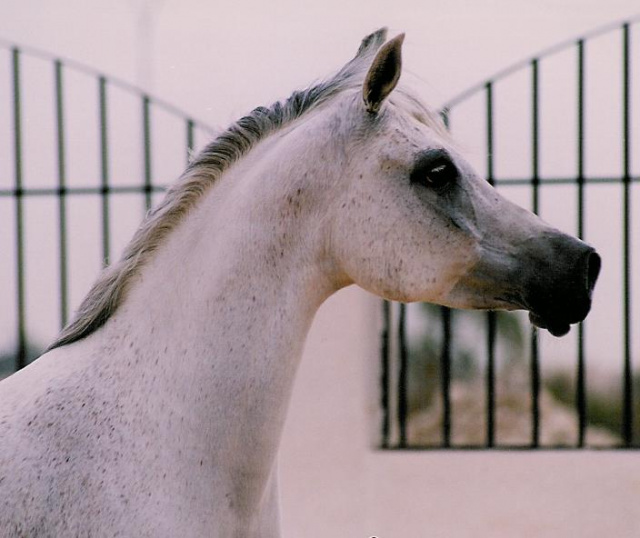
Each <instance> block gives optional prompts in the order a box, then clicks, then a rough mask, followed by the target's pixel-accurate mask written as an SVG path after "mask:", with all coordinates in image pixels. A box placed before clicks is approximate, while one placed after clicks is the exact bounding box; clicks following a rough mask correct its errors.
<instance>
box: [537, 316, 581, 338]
mask: <svg viewBox="0 0 640 538" xmlns="http://www.w3.org/2000/svg"><path fill="white" fill-rule="evenodd" d="M529 321H530V322H531V324H532V325H533V326H535V327H538V328H539V329H547V331H549V332H550V333H551V334H552V335H553V336H557V337H560V336H564V335H565V334H567V333H568V332H569V331H570V330H571V325H570V324H569V323H568V322H566V321H560V320H551V319H545V318H544V317H543V316H541V315H540V314H536V313H535V312H529Z"/></svg>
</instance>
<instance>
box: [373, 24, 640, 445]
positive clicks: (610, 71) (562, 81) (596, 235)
mask: <svg viewBox="0 0 640 538" xmlns="http://www.w3.org/2000/svg"><path fill="white" fill-rule="evenodd" d="M639 22H640V18H636V19H633V20H629V21H627V22H624V23H621V24H616V25H614V26H609V27H607V28H602V29H599V30H597V31H596V32H593V33H591V34H589V35H587V36H584V37H582V38H579V39H577V40H572V41H570V42H566V43H562V44H560V45H558V46H556V47H554V48H552V49H550V50H548V51H545V52H544V53H542V54H540V55H539V56H537V57H535V58H532V59H529V60H526V61H524V62H522V63H519V64H517V65H514V66H512V67H510V68H508V69H506V70H504V71H503V72H501V73H499V74H497V75H496V76H494V77H493V78H491V79H489V80H487V81H486V82H484V83H482V84H479V85H477V86H475V87H473V88H470V89H469V90H468V91H466V92H465V93H463V94H461V95H460V96H458V97H456V98H455V99H453V100H451V101H450V102H449V103H448V104H447V105H446V106H445V107H444V109H443V111H442V115H443V118H444V120H445V123H447V124H448V126H449V128H450V129H451V130H452V131H453V133H454V135H455V138H461V139H462V140H464V141H465V145H466V146H467V149H470V151H471V153H472V154H474V150H475V155H476V156H478V158H477V159H476V160H477V162H476V164H477V166H478V169H479V170H483V169H484V172H485V174H486V178H487V181H489V182H490V183H491V184H493V185H495V186H496V188H498V189H499V190H500V191H501V192H503V193H504V194H505V195H506V196H508V197H511V198H513V199H515V200H516V201H517V202H519V203H520V204H522V205H525V206H528V207H529V208H530V209H531V210H533V211H534V212H536V213H539V214H541V216H542V217H543V218H545V219H546V220H548V221H550V222H552V223H553V224H555V225H557V226H559V227H561V228H563V229H565V231H568V232H570V233H573V234H574V235H577V236H578V237H581V238H583V239H585V240H587V241H588V242H591V243H593V244H594V245H595V246H596V247H597V248H598V249H599V250H600V251H601V253H602V254H603V264H604V265H603V267H604V270H603V274H602V277H601V281H600V285H599V287H598V289H597V290H596V301H595V303H594V309H593V311H592V314H591V316H590V318H589V319H588V320H587V321H586V322H584V323H582V324H580V325H579V326H578V327H577V329H574V330H573V331H572V333H571V334H572V335H573V336H567V337H565V339H563V340H555V339H553V338H552V337H549V336H548V335H547V334H543V332H542V331H540V332H538V331H537V330H535V329H533V328H529V325H528V323H527V322H526V319H525V318H522V317H521V316H519V315H517V314H507V313H497V312H489V313H473V314H470V313H465V312H462V311H452V310H449V309H446V308H439V309H436V308H430V307H428V306H426V305H418V306H413V305H411V306H408V305H404V304H391V303H387V302H385V303H384V304H383V307H382V308H383V330H382V344H381V357H382V363H381V410H382V416H381V446H382V447H383V448H394V449H417V448H425V449H427V448H436V449H443V448H459V449H477V448H545V447H546V448H549V447H554V448H560V447H566V448H585V447H588V448H601V447H605V448H613V447H616V448H635V447H637V446H639V445H640V421H639V419H640V417H639V416H638V415H639V414H640V400H639V398H638V396H639V394H638V392H639V391H640V375H639V374H638V371H637V370H636V369H635V367H636V366H637V365H635V364H634V357H635V356H637V355H638V352H639V351H640V340H639V339H638V332H639V331H637V328H638V327H637V324H636V325H635V328H636V331H635V333H634V331H633V329H634V323H633V320H634V319H635V320H637V319H638V318H637V316H638V311H639V303H640V300H639V299H640V297H638V278H637V276H636V275H634V273H633V271H632V267H633V266H634V264H633V261H634V256H635V255H637V252H638V249H639V248H640V242H639V241H638V237H637V234H635V235H634V234H633V231H634V230H635V229H636V228H637V227H636V228H634V227H633V226H632V215H633V213H634V212H637V211H638V210H639V209H640V208H639V207H638V205H639V204H640V184H639V183H640V170H639V166H638V165H639V164H640V163H639V162H638V161H640V159H636V160H635V162H634V160H633V159H632V157H633V156H634V155H635V156H636V157H637V156H638V155H640V144H639V143H638V140H636V139H635V138H634V135H636V137H637V131H638V129H637V126H638V125H639V124H640V113H639V112H640V110H639V109H640V46H639V44H640V30H639V27H640V24H639ZM516 124H517V125H516ZM514 125H515V126H514ZM637 138H640V137H637ZM634 166H635V168H634ZM634 283H635V285H634ZM634 313H635V315H634ZM636 323H637V322H636ZM465 340H466V343H464V341H465Z"/></svg>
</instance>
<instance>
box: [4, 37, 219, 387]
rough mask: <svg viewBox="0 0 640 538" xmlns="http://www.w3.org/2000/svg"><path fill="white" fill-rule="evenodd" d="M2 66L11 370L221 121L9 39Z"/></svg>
mask: <svg viewBox="0 0 640 538" xmlns="http://www.w3.org/2000/svg"><path fill="white" fill-rule="evenodd" d="M0 73H2V74H1V75H0V84H2V86H1V87H0V101H3V102H1V103H0V117H4V118H5V119H6V120H8V121H3V122H2V123H3V125H2V128H0V163H1V164H0V227H1V228H0V229H2V233H1V234H0V253H1V256H0V296H1V297H2V306H3V310H4V313H3V315H2V314H0V326H2V334H0V376H1V375H2V374H5V375H6V374H8V373H10V372H12V371H14V370H17V369H19V368H22V367H23V366H25V365H26V364H27V363H28V361H29V360H31V359H33V358H34V357H35V356H37V355H38V354H39V353H40V352H41V351H42V347H43V345H46V343H47V342H48V341H50V340H51V338H52V336H53V335H54V334H55V333H56V332H57V330H58V329H59V328H60V327H62V326H63V325H65V324H66V322H67V319H68V316H69V305H70V304H71V303H72V301H71V300H70V297H71V296H72V295H73V296H74V297H75V298H79V297H81V296H82V295H84V293H86V291H87V287H88V284H89V283H90V281H91V279H92V278H93V276H89V275H95V272H96V270H97V268H98V267H99V266H100V265H106V264H107V263H108V262H109V258H110V256H111V253H112V252H114V250H115V248H114V244H113V243H114V241H115V242H117V241H121V240H124V239H122V238H126V237H128V236H129V235H130V233H129V232H130V231H132V226H133V225H135V223H137V222H139V221H140V219H141V218H142V216H143V214H144V212H145V211H147V210H148V209H149V208H150V207H151V205H152V202H153V198H154V195H156V194H157V193H159V192H161V191H162V190H163V189H164V186H163V185H166V184H167V183H168V182H169V181H170V180H172V179H174V178H175V177H176V176H177V174H178V173H179V172H180V170H181V169H183V168H184V166H185V163H186V161H187V160H188V158H189V155H190V153H191V152H192V151H194V150H195V148H196V147H197V146H199V145H200V143H199V141H200V140H202V141H203V142H205V141H206V139H207V138H210V137H211V135H212V130H211V129H210V128H209V127H207V126H206V125H204V124H202V123H200V122H197V121H195V120H194V119H192V118H190V117H189V116H188V115H186V114H184V113H183V112H181V111H180V110H178V109H176V108H175V107H173V106H171V105H169V104H167V103H165V102H162V101H160V100H157V99H153V98H151V97H150V96H149V95H146V94H144V93H143V92H140V91H139V90H137V89H136V88H134V87H132V86H130V85H129V84H127V83H125V82H122V81H120V80H116V79H113V78H107V77H105V76H103V75H101V74H100V73H98V72H96V71H94V70H93V69H91V68H88V67H86V66H84V65H80V64H77V63H75V62H73V61H69V60H62V59H59V58H55V57H52V56H50V55H49V54H47V53H43V52H41V51H37V50H32V49H26V48H24V47H18V46H15V45H13V44H10V43H5V42H2V41H0ZM68 79H71V80H70V81H69V80H68ZM51 133H53V134H54V138H53V139H51ZM51 148H54V151H53V152H52V151H51ZM123 201H125V202H123ZM114 206H118V207H117V208H116V209H115V210H114ZM125 213H126V214H125ZM123 220H126V221H128V222H130V224H129V226H128V229H123V226H122V221H123ZM83 229H89V230H90V232H91V235H89V236H83V234H82V233H81V232H82V230H83ZM114 229H115V230H114ZM96 236H98V237H100V240H99V248H98V249H97V250H96V249H94V248H93V245H95V244H96V243H97V242H96V240H95V238H96ZM90 256H93V257H94V258H95V259H94V260H93V262H94V263H90V261H89V260H88V259H89V257H90ZM43 259H46V260H47V261H46V263H43V261H42V260H43ZM56 266H57V267H56ZM56 269H57V271H56ZM52 271H53V272H52ZM56 272H57V274H56ZM32 289H33V290H36V289H38V290H40V292H38V293H37V294H36V293H33V294H32V295H30V290H32ZM36 296H37V297H38V299H37V301H36V300H35V298H36ZM75 302H77V301H75ZM56 310H57V311H56ZM43 327H44V329H43Z"/></svg>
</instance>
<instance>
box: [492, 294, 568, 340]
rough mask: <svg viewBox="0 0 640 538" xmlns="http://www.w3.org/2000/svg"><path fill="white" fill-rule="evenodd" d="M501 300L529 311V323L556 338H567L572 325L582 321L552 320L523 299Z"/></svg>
mask: <svg viewBox="0 0 640 538" xmlns="http://www.w3.org/2000/svg"><path fill="white" fill-rule="evenodd" d="M500 299H501V300H503V301H505V302H508V303H510V304H512V305H514V306H515V307H516V308H521V309H523V310H527V311H529V321H530V322H531V324H532V325H533V326H534V327H537V328H539V329H546V330H547V331H549V333H551V334H552V335H553V336H556V337H561V336H565V335H566V334H568V333H569V331H570V330H571V323H578V322H579V321H580V320H577V321H566V320H560V319H552V318H551V317H549V316H545V315H543V314H541V313H539V312H537V311H536V310H535V309H534V308H532V307H531V306H530V305H529V304H528V303H527V301H525V300H524V299H523V298H521V297H517V298H516V297H509V298H506V297H503V298H500Z"/></svg>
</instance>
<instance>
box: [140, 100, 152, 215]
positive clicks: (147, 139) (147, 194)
mask: <svg viewBox="0 0 640 538" xmlns="http://www.w3.org/2000/svg"><path fill="white" fill-rule="evenodd" d="M150 104H151V101H150V99H149V96H148V95H145V96H144V97H143V98H142V131H143V145H144V147H143V150H144V204H145V210H146V211H149V209H151V205H152V200H151V190H152V186H151V117H150V114H151V110H150Z"/></svg>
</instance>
